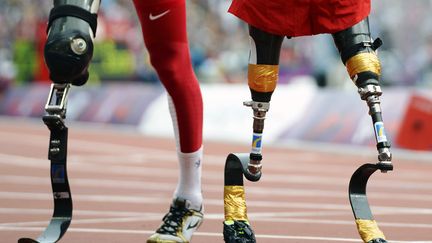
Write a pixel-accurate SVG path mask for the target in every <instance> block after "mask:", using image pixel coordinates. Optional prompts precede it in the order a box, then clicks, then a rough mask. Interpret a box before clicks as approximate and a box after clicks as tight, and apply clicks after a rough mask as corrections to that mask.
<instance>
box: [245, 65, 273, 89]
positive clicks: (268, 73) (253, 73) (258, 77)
mask: <svg viewBox="0 0 432 243" xmlns="http://www.w3.org/2000/svg"><path fill="white" fill-rule="evenodd" d="M278 76H279V65H264V64H249V67H248V85H249V88H251V89H252V90H255V91H257V92H272V91H274V90H275V89H276V83H277V80H278Z"/></svg>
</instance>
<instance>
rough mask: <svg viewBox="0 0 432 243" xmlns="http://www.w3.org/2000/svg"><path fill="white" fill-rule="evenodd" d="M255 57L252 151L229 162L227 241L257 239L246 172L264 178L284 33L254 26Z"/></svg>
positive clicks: (251, 72) (251, 81) (249, 176)
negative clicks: (266, 126) (264, 157)
mask: <svg viewBox="0 0 432 243" xmlns="http://www.w3.org/2000/svg"><path fill="white" fill-rule="evenodd" d="M249 34H250V37H251V40H250V41H251V56H250V60H249V67H248V85H249V88H250V91H251V96H252V101H247V102H244V103H243V104H244V105H245V106H248V107H251V108H252V110H253V135H252V146H251V152H250V153H239V154H229V155H228V157H227V160H226V163H225V187H224V209H225V221H224V230H223V234H224V240H225V242H227V243H253V242H256V240H255V235H254V232H253V230H252V228H251V226H250V224H249V220H248V217H247V207H246V200H245V193H244V186H243V175H244V176H245V177H246V179H248V180H250V181H254V182H255V181H258V180H259V179H260V178H261V175H262V173H261V169H262V165H261V161H262V134H263V130H264V120H265V116H266V113H267V112H268V110H269V108H270V99H271V95H272V94H273V91H274V90H275V88H276V83H277V79H278V72H279V53H280V48H281V45H282V41H283V38H284V37H283V36H277V35H272V34H269V33H265V32H263V31H260V30H258V29H256V28H254V27H251V26H250V29H249Z"/></svg>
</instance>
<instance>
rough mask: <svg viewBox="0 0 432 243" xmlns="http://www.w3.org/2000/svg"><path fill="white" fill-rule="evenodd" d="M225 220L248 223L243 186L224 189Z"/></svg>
mask: <svg viewBox="0 0 432 243" xmlns="http://www.w3.org/2000/svg"><path fill="white" fill-rule="evenodd" d="M224 209H225V220H226V221H229V220H244V221H248V218H247V208H246V200H245V193H244V187H243V186H225V187H224Z"/></svg>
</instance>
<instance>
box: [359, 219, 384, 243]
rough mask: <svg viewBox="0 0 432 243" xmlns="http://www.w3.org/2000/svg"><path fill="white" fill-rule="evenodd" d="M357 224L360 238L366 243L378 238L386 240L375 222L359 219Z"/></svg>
mask: <svg viewBox="0 0 432 243" xmlns="http://www.w3.org/2000/svg"><path fill="white" fill-rule="evenodd" d="M356 224H357V229H358V232H359V234H360V237H361V238H362V240H363V241H364V242H365V243H366V242H369V241H371V240H373V239H377V238H381V239H383V240H385V236H384V233H383V232H382V231H381V230H380V229H379V228H378V225H377V223H376V221H375V220H367V219H357V220H356Z"/></svg>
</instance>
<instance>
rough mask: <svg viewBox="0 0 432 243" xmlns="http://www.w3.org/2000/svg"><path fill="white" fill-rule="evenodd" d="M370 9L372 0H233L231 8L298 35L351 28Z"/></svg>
mask: <svg viewBox="0 0 432 243" xmlns="http://www.w3.org/2000/svg"><path fill="white" fill-rule="evenodd" d="M370 9H371V3H370V0H233V2H232V4H231V7H230V8H229V12H230V13H232V14H234V15H236V16H237V17H239V18H240V19H242V20H243V21H245V22H247V23H248V24H250V25H252V26H254V27H256V28H259V29H261V30H264V31H266V32H269V33H273V34H277V35H282V36H291V37H294V36H304V35H315V34H321V33H335V32H338V31H341V30H344V29H347V28H349V27H351V26H353V25H355V24H357V23H358V22H360V21H361V20H363V19H364V18H366V17H367V16H368V15H369V13H370Z"/></svg>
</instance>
